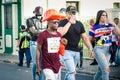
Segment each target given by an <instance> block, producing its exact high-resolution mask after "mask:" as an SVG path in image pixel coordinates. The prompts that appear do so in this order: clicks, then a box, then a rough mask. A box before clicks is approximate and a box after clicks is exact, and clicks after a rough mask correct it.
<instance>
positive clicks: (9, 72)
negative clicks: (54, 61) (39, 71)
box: [0, 61, 119, 80]
mask: <svg viewBox="0 0 120 80" xmlns="http://www.w3.org/2000/svg"><path fill="white" fill-rule="evenodd" d="M64 76H65V70H64V69H62V76H61V80H64ZM92 79H93V75H92V74H91V75H90V74H86V73H80V72H77V74H76V80H92ZM0 80H32V76H31V68H27V67H26V66H25V65H24V66H23V67H19V66H17V65H16V64H13V63H6V62H2V61H0ZM110 80H119V79H115V78H114V79H110Z"/></svg>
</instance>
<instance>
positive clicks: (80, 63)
mask: <svg viewBox="0 0 120 80" xmlns="http://www.w3.org/2000/svg"><path fill="white" fill-rule="evenodd" d="M78 46H79V52H80V61H79V62H78V64H77V67H78V68H79V69H80V70H82V69H83V40H82V38H81V39H80V41H79V44H78Z"/></svg>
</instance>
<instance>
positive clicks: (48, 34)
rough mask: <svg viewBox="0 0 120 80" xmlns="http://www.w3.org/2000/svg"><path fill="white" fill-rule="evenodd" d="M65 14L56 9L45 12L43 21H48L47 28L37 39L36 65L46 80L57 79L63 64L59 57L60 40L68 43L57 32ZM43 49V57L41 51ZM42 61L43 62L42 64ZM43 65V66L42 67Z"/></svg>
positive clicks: (38, 71)
mask: <svg viewBox="0 0 120 80" xmlns="http://www.w3.org/2000/svg"><path fill="white" fill-rule="evenodd" d="M64 18H65V16H63V15H60V14H59V13H58V12H57V11H56V10H55V9H49V10H47V11H46V12H45V14H44V16H43V19H42V21H47V26H48V28H47V30H45V31H43V32H41V33H39V35H38V39H37V50H36V65H37V74H38V75H40V74H41V71H42V72H43V73H44V76H45V80H57V79H58V72H59V69H60V66H61V63H60V59H59V54H58V51H59V47H60V41H62V42H64V44H67V40H66V39H61V37H62V36H61V34H60V33H59V32H57V28H58V23H59V20H61V19H64ZM41 50H42V57H40V51H41ZM40 63H41V64H40ZM40 66H41V67H40Z"/></svg>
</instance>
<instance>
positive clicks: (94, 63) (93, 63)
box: [90, 62, 98, 65]
mask: <svg viewBox="0 0 120 80" xmlns="http://www.w3.org/2000/svg"><path fill="white" fill-rule="evenodd" d="M97 64H98V63H96V62H92V63H91V64H90V65H97Z"/></svg>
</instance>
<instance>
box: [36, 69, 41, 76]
mask: <svg viewBox="0 0 120 80" xmlns="http://www.w3.org/2000/svg"><path fill="white" fill-rule="evenodd" d="M36 74H37V75H38V76H39V75H40V74H41V69H40V67H38V68H37V69H36Z"/></svg>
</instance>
